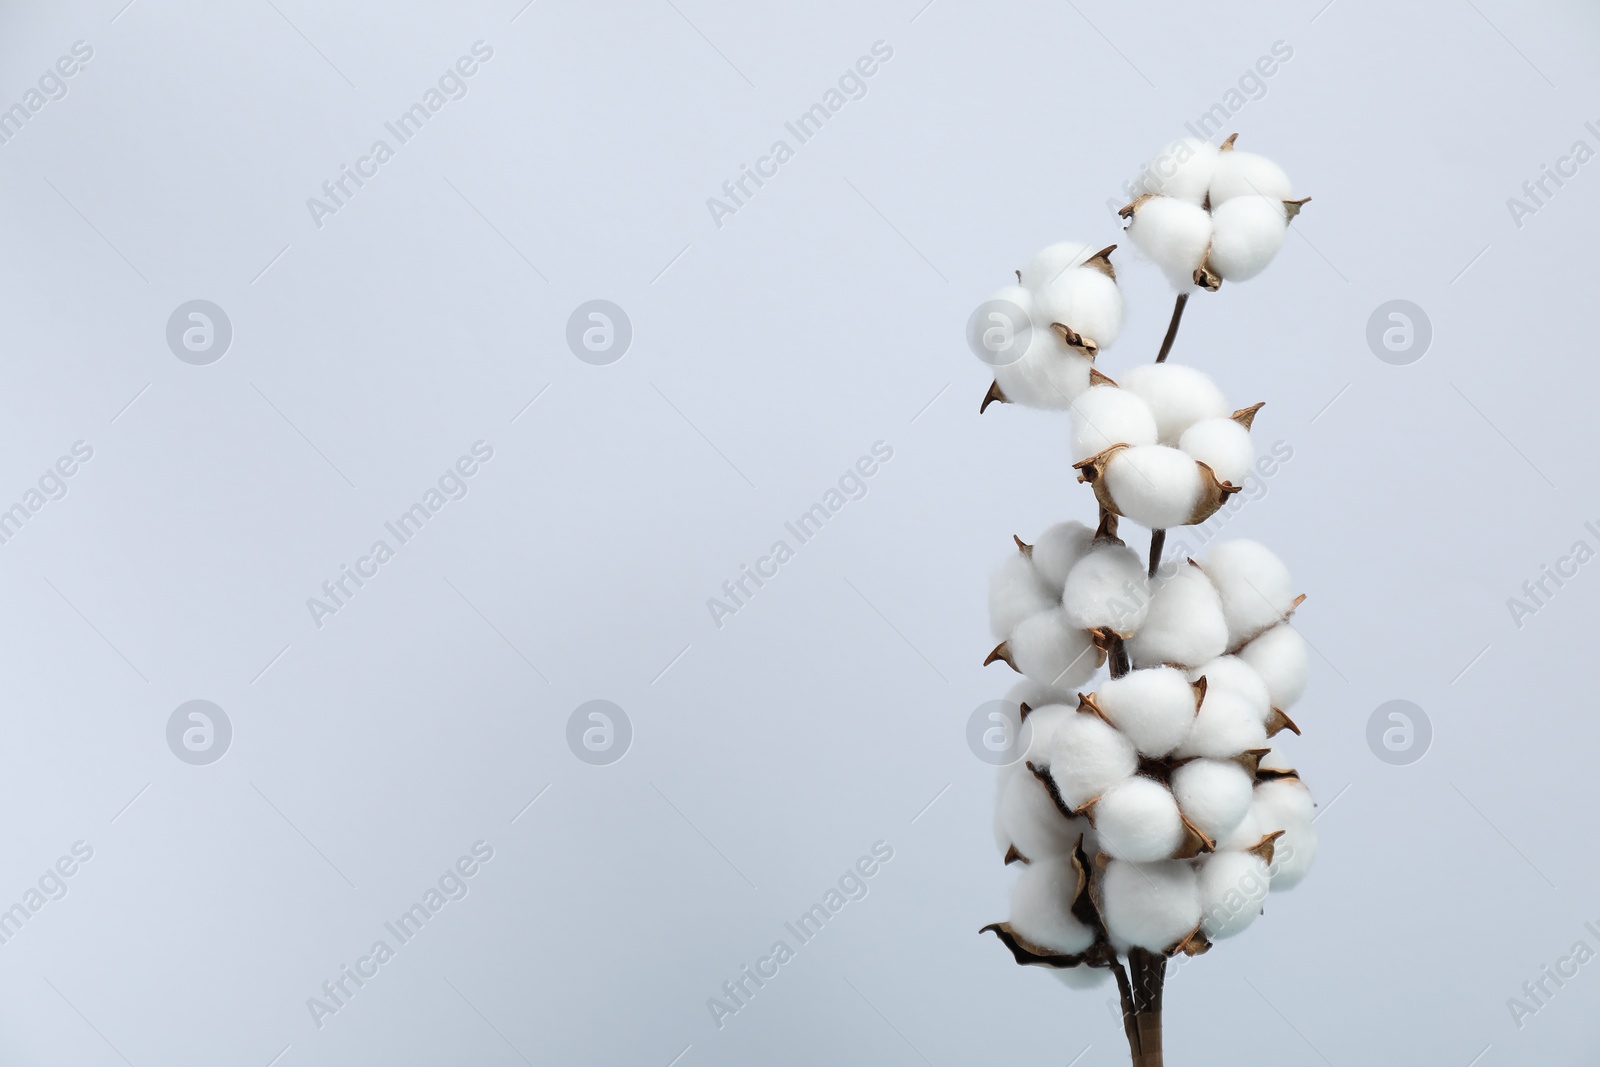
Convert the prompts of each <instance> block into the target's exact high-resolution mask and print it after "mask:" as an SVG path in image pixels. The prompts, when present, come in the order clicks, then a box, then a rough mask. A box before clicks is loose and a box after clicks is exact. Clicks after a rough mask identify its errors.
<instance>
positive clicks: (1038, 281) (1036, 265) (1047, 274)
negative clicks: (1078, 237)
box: [1022, 241, 1096, 325]
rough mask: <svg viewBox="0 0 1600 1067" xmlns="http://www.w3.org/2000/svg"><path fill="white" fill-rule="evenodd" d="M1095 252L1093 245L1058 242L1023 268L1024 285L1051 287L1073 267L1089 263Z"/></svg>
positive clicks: (1035, 256) (1045, 249)
mask: <svg viewBox="0 0 1600 1067" xmlns="http://www.w3.org/2000/svg"><path fill="white" fill-rule="evenodd" d="M1095 252H1096V249H1095V248H1094V246H1092V245H1086V244H1081V243H1079V242H1077V241H1057V242H1056V243H1055V244H1053V245H1049V246H1048V247H1046V248H1043V249H1041V250H1040V251H1039V252H1037V253H1036V254H1035V255H1034V257H1033V258H1032V259H1030V260H1028V265H1027V266H1026V267H1023V268H1022V285H1024V286H1027V287H1028V288H1029V289H1039V288H1041V287H1043V286H1046V285H1049V284H1050V283H1051V282H1053V281H1055V280H1056V279H1057V278H1059V277H1061V275H1063V274H1065V273H1066V272H1067V271H1069V270H1071V269H1072V268H1073V267H1079V266H1082V265H1083V264H1084V263H1086V262H1088V259H1089V257H1090V256H1092V255H1094V253H1095ZM1034 321H1036V322H1037V321H1038V320H1037V319H1035V320H1034ZM1046 325H1048V323H1046Z"/></svg>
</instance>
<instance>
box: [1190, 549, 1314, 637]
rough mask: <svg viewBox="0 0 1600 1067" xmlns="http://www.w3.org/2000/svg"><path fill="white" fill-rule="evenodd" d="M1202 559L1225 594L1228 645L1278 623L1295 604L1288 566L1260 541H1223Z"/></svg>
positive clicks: (1210, 576)
mask: <svg viewBox="0 0 1600 1067" xmlns="http://www.w3.org/2000/svg"><path fill="white" fill-rule="evenodd" d="M1199 562H1200V569H1201V570H1203V571H1205V572H1206V577H1208V578H1210V579H1211V584H1212V585H1214V586H1216V587H1217V593H1218V594H1219V595H1220V596H1221V597H1222V614H1223V616H1224V617H1225V618H1226V619H1227V620H1228V645H1229V647H1234V646H1237V645H1238V644H1240V643H1241V642H1243V641H1246V640H1249V639H1250V638H1251V637H1254V636H1255V635H1256V634H1258V633H1260V632H1261V631H1263V630H1265V629H1267V628H1268V627H1270V626H1275V625H1276V624H1277V623H1279V622H1280V621H1282V619H1283V617H1284V616H1285V615H1287V614H1288V613H1289V611H1290V609H1292V608H1293V607H1294V602H1295V593H1294V586H1293V585H1292V584H1291V583H1292V580H1291V579H1290V577H1289V568H1288V567H1286V566H1284V565H1283V561H1282V560H1281V559H1279V558H1278V557H1277V556H1276V555H1274V554H1273V552H1272V551H1271V550H1270V549H1269V548H1267V547H1266V546H1265V545H1263V544H1261V543H1260V542H1258V541H1245V540H1239V541H1224V542H1222V543H1221V544H1219V545H1217V546H1216V547H1215V548H1213V549H1211V550H1210V551H1209V552H1207V553H1206V554H1205V555H1204V556H1203V557H1202V558H1201V559H1200V561H1199Z"/></svg>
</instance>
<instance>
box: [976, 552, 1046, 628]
mask: <svg viewBox="0 0 1600 1067" xmlns="http://www.w3.org/2000/svg"><path fill="white" fill-rule="evenodd" d="M1059 598H1060V594H1059V593H1057V592H1055V591H1054V590H1052V589H1051V588H1050V587H1049V585H1048V584H1046V583H1045V581H1044V579H1043V578H1041V577H1040V576H1039V572H1038V571H1037V570H1035V569H1034V566H1033V563H1032V562H1030V561H1029V559H1028V557H1027V556H1024V555H1023V554H1022V553H1021V552H1013V553H1011V554H1010V555H1009V556H1007V557H1006V559H1005V562H1003V563H1001V564H1000V566H998V567H996V568H995V569H994V570H993V571H991V572H990V573H989V629H990V631H991V632H992V633H993V634H994V636H995V638H996V639H998V640H1005V638H1006V637H1007V636H1009V635H1010V633H1011V631H1013V630H1015V629H1016V628H1017V624H1018V623H1020V622H1022V620H1024V619H1026V618H1028V617H1029V616H1031V615H1037V614H1039V613H1040V612H1042V611H1049V610H1050V609H1051V608H1054V607H1055V606H1056V603H1057V601H1058V600H1059Z"/></svg>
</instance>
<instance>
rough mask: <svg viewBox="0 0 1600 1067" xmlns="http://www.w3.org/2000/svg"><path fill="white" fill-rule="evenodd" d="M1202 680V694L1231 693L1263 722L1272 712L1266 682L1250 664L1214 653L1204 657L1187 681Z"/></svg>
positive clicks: (1236, 658) (1230, 694)
mask: <svg viewBox="0 0 1600 1067" xmlns="http://www.w3.org/2000/svg"><path fill="white" fill-rule="evenodd" d="M1201 678H1204V679H1205V680H1206V696H1208V697H1209V696H1212V695H1213V694H1214V695H1216V696H1223V695H1228V696H1233V697H1237V698H1239V699H1240V700H1242V701H1244V702H1245V703H1246V704H1247V705H1249V707H1250V710H1251V711H1253V712H1254V713H1255V714H1256V716H1257V717H1259V718H1260V719H1261V721H1262V722H1263V723H1264V722H1266V721H1267V716H1268V715H1270V714H1271V713H1272V698H1271V696H1270V695H1269V694H1268V693H1267V683H1266V682H1264V681H1262V680H1261V675H1259V674H1257V673H1256V671H1255V668H1254V667H1251V666H1250V665H1249V664H1248V663H1246V662H1245V661H1244V660H1242V659H1240V658H1239V657H1238V656H1218V657H1217V658H1216V659H1211V660H1207V661H1206V662H1204V663H1202V664H1200V666H1198V667H1196V668H1194V669H1193V670H1191V671H1190V672H1189V680H1190V681H1192V682H1198V681H1199V680H1200V679H1201Z"/></svg>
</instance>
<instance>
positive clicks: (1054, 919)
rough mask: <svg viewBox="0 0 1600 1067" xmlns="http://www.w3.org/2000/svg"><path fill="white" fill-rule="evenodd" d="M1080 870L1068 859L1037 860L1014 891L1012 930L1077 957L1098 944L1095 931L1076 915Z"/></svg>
mask: <svg viewBox="0 0 1600 1067" xmlns="http://www.w3.org/2000/svg"><path fill="white" fill-rule="evenodd" d="M1077 888H1078V872H1077V871H1076V870H1074V869H1073V866H1072V862H1071V861H1070V860H1067V859H1054V858H1052V859H1044V860H1034V861H1033V862H1032V863H1029V864H1027V865H1025V866H1024V867H1023V868H1022V871H1021V873H1020V874H1019V875H1018V876H1017V885H1016V888H1015V889H1014V890H1012V893H1011V918H1010V922H1011V929H1012V930H1013V931H1014V932H1015V933H1016V934H1017V935H1018V936H1019V937H1021V938H1022V939H1023V940H1025V941H1028V942H1029V943H1031V944H1034V945H1037V946H1038V947H1040V948H1043V949H1047V950H1049V951H1050V952H1055V953H1059V954H1060V955H1063V956H1074V955H1077V954H1078V953H1079V952H1082V951H1083V950H1084V949H1086V948H1088V947H1089V946H1090V945H1092V944H1094V936H1095V935H1094V930H1092V929H1091V928H1089V927H1088V926H1086V925H1084V924H1083V923H1082V922H1079V921H1078V919H1077V917H1076V916H1074V915H1073V914H1072V910H1071V909H1072V900H1073V896H1074V894H1075V893H1076V892H1077Z"/></svg>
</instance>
